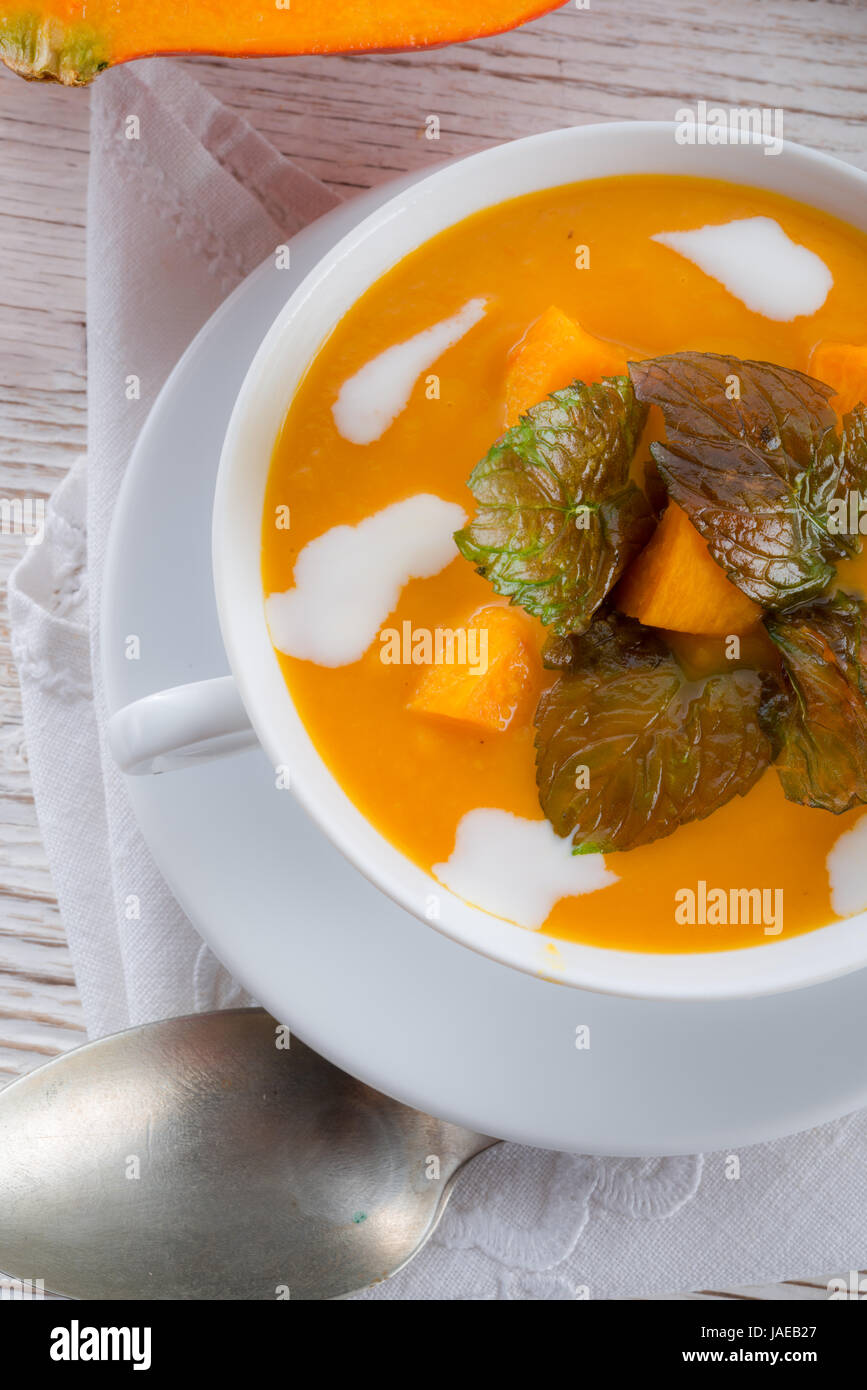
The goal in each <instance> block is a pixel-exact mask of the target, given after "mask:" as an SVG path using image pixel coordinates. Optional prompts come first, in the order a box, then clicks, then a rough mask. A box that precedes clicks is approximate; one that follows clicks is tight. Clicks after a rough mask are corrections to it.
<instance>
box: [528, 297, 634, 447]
mask: <svg viewBox="0 0 867 1390" xmlns="http://www.w3.org/2000/svg"><path fill="white" fill-rule="evenodd" d="M625 371H626V356H625V354H624V353H622V352H620V351H619V350H618V349H617V348H616V347H614V346H613V345H612V344H611V343H606V342H603V341H602V339H601V338H594V337H593V335H592V334H590V333H586V332H585V331H584V329H583V328H582V327H581V325H580V323H576V321H575V320H574V319H570V318H569V316H568V314H564V313H563V311H562V309H558V308H556V307H555V306H554V305H552V306H551V308H550V309H546V310H545V312H544V314H542V316H541V318H538V319H536V322H535V323H533V324H531V325H530V327H529V328H528V329H527V332H526V333H525V334H524V336H523V338H522V339H521V341H520V342H519V343H518V344H517V345H516V346H515V347H514V348H513V349H512V351H511V353H510V355H509V365H508V369H507V373H506V424H507V426H509V428H511V426H512V425H516V424H517V423H518V421H519V419H520V418H521V416H522V415H524V414H526V412H527V411H528V410H529V409H530V407H531V406H533V405H538V403H539V401H543V400H544V399H545V397H546V396H549V395H550V394H551V392H552V391H560V390H562V388H563V387H564V386H571V384H572V382H573V381H585V382H592V381H601V380H602V378H603V377H604V376H620V375H623V374H624V373H625Z"/></svg>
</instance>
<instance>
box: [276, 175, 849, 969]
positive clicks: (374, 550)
mask: <svg viewBox="0 0 867 1390" xmlns="http://www.w3.org/2000/svg"><path fill="white" fill-rule="evenodd" d="M865 304H867V237H864V236H863V235H862V234H860V233H858V232H856V231H855V230H854V229H852V228H851V227H848V226H846V225H844V224H842V223H840V222H837V221H835V220H834V219H833V218H831V217H828V216H826V215H824V214H822V213H820V212H817V211H815V210H813V209H810V208H808V207H806V206H803V205H801V204H798V203H795V202H792V201H790V200H788V199H784V198H782V197H778V196H777V195H774V194H770V193H765V192H763V191H761V190H758V189H753V188H743V187H739V186H734V185H729V184H724V183H721V182H717V181H713V180H703V179H692V178H681V177H671V176H636V177H621V178H617V179H600V180H594V181H592V182H587V183H583V184H575V185H566V186H563V187H561V188H557V189H554V190H549V191H545V192H543V193H538V194H532V195H529V196H526V197H523V198H518V199H515V200H513V201H511V202H508V203H505V204H503V205H501V206H499V207H497V208H494V209H490V210H488V211H485V212H482V213H479V214H477V215H476V216H474V217H472V218H469V219H468V220H467V221H465V222H463V223H461V224H459V225H458V226H456V227H453V228H451V229H449V230H448V231H446V232H444V233H442V234H441V235H440V236H438V237H437V238H435V239H434V240H432V241H431V242H429V243H427V244H426V245H424V246H422V247H421V248H419V249H418V250H417V251H415V252H414V253H413V254H412V255H410V256H408V257H407V258H406V259H405V260H403V261H401V262H400V263H399V264H398V265H397V266H395V267H394V268H393V269H392V270H391V271H390V272H389V273H388V274H387V275H385V276H384V277H383V278H382V279H381V280H380V281H379V282H378V283H377V284H375V285H374V286H373V287H372V288H371V289H370V290H368V292H367V293H366V294H365V295H364V296H363V297H362V298H361V299H360V300H359V301H358V303H357V304H356V305H355V306H354V307H353V308H352V309H351V310H350V312H349V313H348V314H347V315H346V316H345V318H344V319H343V320H342V321H341V322H340V323H339V324H338V325H337V327H336V328H335V329H334V331H333V332H332V334H331V336H330V337H329V338H328V340H327V341H326V342H325V344H324V345H323V346H322V348H321V349H320V351H319V353H318V355H317V357H316V358H315V360H314V361H313V362H312V363H311V365H310V367H309V369H308V371H307V374H306V376H305V378H304V380H303V381H302V383H301V385H300V387H299V389H298V391H297V393H296V396H295V399H294V400H293V401H292V402H291V404H290V405H289V408H288V413H287V416H286V420H285V423H284V426H283V429H282V432H281V435H280V438H279V439H278V441H277V444H276V447H275V450H274V457H273V460H272V465H271V470H270V475H269V480H268V486H267V494H266V504H265V512H264V519H263V533H262V535H263V546H262V572H263V585H264V593H265V603H266V616H267V620H268V625H269V630H270V633H271V637H272V641H273V643H274V646H275V650H276V651H277V653H278V657H279V660H280V663H281V667H282V670H283V673H284V676H285V679H286V682H287V684H288V687H289V689H290V692H291V694H292V698H293V700H294V702H295V705H296V707H297V709H298V711H299V713H300V715H301V717H302V718H303V720H304V722H305V724H306V726H307V728H308V731H309V733H310V735H311V737H312V739H313V741H314V742H315V744H316V746H317V748H318V750H319V752H320V753H321V755H322V757H323V758H324V760H325V761H326V763H327V764H328V766H329V767H330V768H331V770H332V772H333V774H334V775H335V777H336V778H337V780H338V781H339V782H340V784H341V786H342V787H343V788H344V790H345V791H346V793H347V795H348V796H349V797H350V798H351V799H352V800H353V801H354V802H355V803H356V805H357V806H358V807H359V808H360V809H361V810H362V811H363V813H364V814H365V815H366V816H367V817H368V819H369V820H370V821H371V822H372V823H373V824H374V825H375V826H376V827H377V828H378V829H379V830H380V832H381V833H382V834H383V835H384V836H386V837H387V838H388V839H389V840H390V841H391V842H392V843H393V844H395V845H396V846H397V847H398V848H399V849H400V850H401V851H402V852H403V853H405V854H406V855H407V856H408V857H409V858H410V859H412V860H413V861H414V862H415V863H417V864H418V865H420V866H421V867H422V868H423V869H425V870H426V871H427V872H429V873H430V874H432V875H433V877H434V878H435V879H436V880H437V881H438V882H439V884H441V885H442V890H443V891H450V892H454V893H456V894H457V895H458V896H460V897H462V898H464V899H465V900H467V901H469V902H472V903H474V904H475V905H477V906H480V907H483V908H485V909H486V910H487V911H489V912H491V913H493V914H495V915H497V916H500V917H503V918H506V919H507V920H510V921H516V922H518V923H519V924H520V925H522V926H525V927H528V928H532V929H538V928H544V930H545V931H546V932H548V933H550V934H551V935H553V936H559V937H565V938H570V939H573V940H578V941H582V942H586V943H590V944H596V945H601V946H607V947H617V948H621V949H626V950H641V951H658V952H672V951H685V952H689V951H713V950H721V949H729V948H734V947H739V946H746V945H758V944H763V943H772V942H773V941H775V940H779V939H781V937H785V936H791V935H794V934H797V933H801V932H805V931H809V930H811V929H814V928H816V927H819V926H821V925H824V924H825V923H827V922H829V921H832V920H833V919H834V918H835V917H836V916H838V915H851V914H853V913H855V912H857V911H860V910H863V909H864V908H865V907H867V864H865V867H864V868H863V869H862V867H861V860H862V857H863V856H862V855H861V852H860V848H861V842H862V841H863V840H864V839H865V833H864V831H865V828H867V827H865V826H861V825H860V823H859V818H860V817H861V816H862V815H864V811H863V806H864V803H865V802H867V636H865V632H867V627H865V624H864V621H863V619H864V617H865V613H867V609H865V606H864V605H863V604H862V602H861V596H862V594H863V593H864V592H865V588H867V583H865V581H867V558H865V556H864V555H862V553H861V535H862V533H863V532H867V519H864V523H863V526H862V517H863V516H864V514H867V409H864V408H863V407H862V402H864V401H867V347H865V346H864V340H865V338H867V314H865V309H864V306H865ZM862 496H863V497H864V498H865V501H864V506H863V507H862V504H861V499H862ZM856 827H857V829H856ZM428 915H433V916H435V915H436V914H435V910H434V912H433V913H432V914H431V913H430V912H429V913H428Z"/></svg>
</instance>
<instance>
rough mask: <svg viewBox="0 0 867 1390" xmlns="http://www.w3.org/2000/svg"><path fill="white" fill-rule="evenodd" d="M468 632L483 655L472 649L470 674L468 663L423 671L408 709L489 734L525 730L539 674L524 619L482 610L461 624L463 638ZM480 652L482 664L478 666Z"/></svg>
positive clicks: (512, 612) (516, 612)
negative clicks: (476, 639)
mask: <svg viewBox="0 0 867 1390" xmlns="http://www.w3.org/2000/svg"><path fill="white" fill-rule="evenodd" d="M473 630H475V632H476V635H477V636H478V635H479V634H483V635H484V642H485V646H484V649H482V648H480V647H479V646H478V645H477V646H476V649H475V655H476V658H477V659H476V663H475V668H474V667H473V665H472V664H470V663H469V662H463V663H460V662H454V663H452V664H448V665H443V664H441V665H434V666H429V667H428V668H427V670H426V671H425V674H424V675H423V676H422V679H421V681H420V682H419V686H418V689H417V690H416V692H415V695H414V696H413V698H412V699H411V700H410V709H414V710H417V711H419V712H420V713H423V714H436V715H440V716H444V717H446V718H449V719H459V720H461V721H462V722H464V723H468V724H475V725H477V726H478V727H480V728H482V729H485V730H493V731H495V732H504V731H505V730H506V729H509V728H512V727H517V726H518V725H521V724H529V722H530V720H531V719H532V717H533V711H534V709H535V708H536V701H537V699H538V696H539V675H540V669H541V668H540V663H539V654H538V650H537V648H536V646H535V644H534V642H533V637H532V627H531V624H530V622H529V620H528V618H527V616H526V614H524V613H522V612H521V611H520V609H517V608H505V607H502V608H501V607H499V606H497V607H491V608H483V609H482V611H481V612H480V613H476V614H475V616H474V617H472V618H471V619H470V621H469V622H468V623H467V625H466V628H465V629H464V631H465V632H466V635H467V638H469V636H470V633H471V632H472V631H473ZM467 650H468V651H470V646H469V642H468V644H467ZM482 651H483V654H484V663H482V662H481V661H479V660H478V657H479V655H480V654H481V653H482Z"/></svg>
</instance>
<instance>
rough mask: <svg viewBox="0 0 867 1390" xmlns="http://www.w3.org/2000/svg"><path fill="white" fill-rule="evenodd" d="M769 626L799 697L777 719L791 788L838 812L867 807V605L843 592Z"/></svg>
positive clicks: (809, 802) (793, 796) (791, 795)
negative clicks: (862, 804)
mask: <svg viewBox="0 0 867 1390" xmlns="http://www.w3.org/2000/svg"><path fill="white" fill-rule="evenodd" d="M767 628H768V632H769V633H770V635H771V638H772V640H773V641H774V642H775V643H776V645H777V647H778V648H779V651H780V655H781V656H782V659H783V670H784V672H785V677H786V680H787V683H788V687H789V690H790V695H791V698H790V700H789V701H788V703H787V705H786V707H785V709H784V710H782V711H781V713H780V714H779V716H778V718H777V720H776V724H777V729H778V736H779V739H780V742H781V745H782V746H781V752H780V757H779V761H778V763H777V771H778V773H779V775H780V781H781V782H782V784H783V791H784V792H785V793H786V796H787V797H788V799H789V801H797V802H800V804H801V805H803V806H818V807H821V809H822V810H825V811H832V812H834V814H835V815H839V814H840V813H841V812H842V811H849V810H851V808H852V807H853V806H858V805H860V804H861V803H863V802H867V605H865V604H864V603H862V602H861V601H860V600H859V599H855V598H851V597H850V596H849V595H848V594H844V593H837V594H836V595H835V596H834V598H832V599H826V600H825V601H824V602H822V603H814V604H811V605H810V606H808V607H805V608H798V609H796V610H795V611H794V612H792V613H786V614H781V615H779V616H775V617H769V618H768V619H767Z"/></svg>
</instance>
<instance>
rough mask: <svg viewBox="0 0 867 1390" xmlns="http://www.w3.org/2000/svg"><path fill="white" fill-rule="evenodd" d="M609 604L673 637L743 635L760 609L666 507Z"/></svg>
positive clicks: (685, 520) (678, 513)
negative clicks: (683, 634)
mask: <svg viewBox="0 0 867 1390" xmlns="http://www.w3.org/2000/svg"><path fill="white" fill-rule="evenodd" d="M615 602H616V604H617V607H618V608H619V609H620V610H621V612H623V613H626V614H627V615H628V616H629V617H631V618H638V619H639V621H640V622H642V623H645V624H646V625H647V626H648V627H664V628H670V629H672V630H673V631H674V632H700V633H710V634H726V635H727V634H729V633H741V632H746V631H747V629H748V628H750V627H752V626H753V624H754V623H757V622H758V621H759V619H760V618H761V616H762V610H761V608H760V607H759V606H758V604H757V603H753V601H752V599H749V598H747V596H746V594H743V593H741V591H740V589H739V588H737V586H736V585H735V584H733V583H732V582H731V580H730V579H729V578H728V577H727V576H726V574H725V572H724V571H723V570H722V569H721V568H720V566H719V565H718V564H717V563H716V561H715V560H714V559H713V558H712V556H711V554H710V551H709V550H708V548H707V544H706V542H705V541H704V539H703V537H702V536H701V535H700V534H699V532H698V531H697V530H696V528H695V527H694V526H693V524H692V522H691V521H690V519H689V517H688V516H687V514H686V512H685V511H683V509H682V508H681V507H678V506H677V505H676V504H675V503H674V502H669V504H668V506H667V507H666V509H665V511H664V512H663V514H662V520H661V521H660V523H659V525H658V526H657V528H656V530H655V531H654V533H653V535H652V536H651V538H650V540H649V541H648V543H647V545H646V546H645V547H644V549H643V550H642V552H641V554H640V555H638V556H637V557H636V558H635V560H633V562H632V564H631V565H630V566H629V569H628V570H627V571H626V573H625V574H624V576H623V578H622V579H621V581H620V584H619V585H618V587H617V591H616V594H615Z"/></svg>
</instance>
